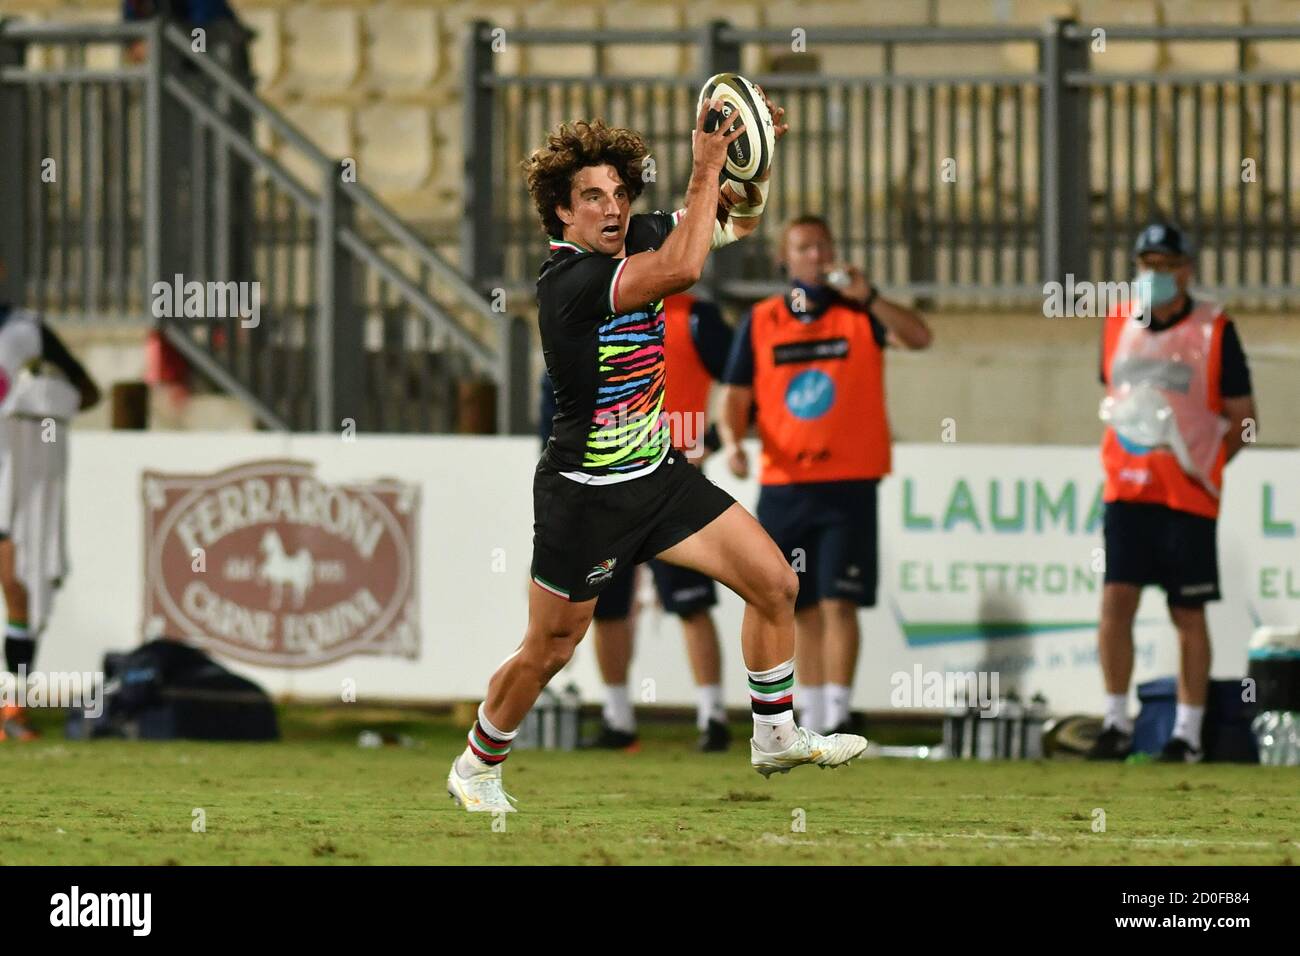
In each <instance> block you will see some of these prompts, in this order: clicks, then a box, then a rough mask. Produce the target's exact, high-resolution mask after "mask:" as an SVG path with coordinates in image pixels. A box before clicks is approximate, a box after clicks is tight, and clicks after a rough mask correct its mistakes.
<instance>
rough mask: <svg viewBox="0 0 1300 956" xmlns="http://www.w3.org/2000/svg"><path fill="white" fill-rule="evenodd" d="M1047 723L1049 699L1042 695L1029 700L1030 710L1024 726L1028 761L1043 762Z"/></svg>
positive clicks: (1025, 751)
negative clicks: (1044, 729)
mask: <svg viewBox="0 0 1300 956" xmlns="http://www.w3.org/2000/svg"><path fill="white" fill-rule="evenodd" d="M1046 723H1047V698H1046V697H1044V696H1043V695H1042V694H1041V693H1039V694H1035V695H1034V696H1033V697H1031V698H1030V700H1029V709H1028V712H1027V713H1026V715H1025V721H1024V724H1023V725H1022V726H1023V733H1024V738H1025V742H1024V751H1023V752H1024V755H1025V759H1026V760H1041V759H1042V756H1043V726H1044V725H1045V724H1046Z"/></svg>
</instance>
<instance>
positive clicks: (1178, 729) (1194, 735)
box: [1174, 704, 1205, 750]
mask: <svg viewBox="0 0 1300 956" xmlns="http://www.w3.org/2000/svg"><path fill="white" fill-rule="evenodd" d="M1204 719H1205V708H1204V707H1193V706H1192V705H1191V704H1179V705H1178V707H1177V708H1176V709H1175V711H1174V736H1175V737H1181V738H1182V739H1183V740H1186V741H1187V742H1188V743H1189V744H1191V745H1192V746H1193V747H1195V748H1196V749H1197V750H1200V749H1201V721H1203V720H1204Z"/></svg>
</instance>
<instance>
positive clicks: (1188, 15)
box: [1164, 0, 1244, 72]
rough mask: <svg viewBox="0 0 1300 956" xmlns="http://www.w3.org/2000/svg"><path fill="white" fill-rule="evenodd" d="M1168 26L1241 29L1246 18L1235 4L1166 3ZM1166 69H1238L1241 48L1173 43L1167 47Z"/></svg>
mask: <svg viewBox="0 0 1300 956" xmlns="http://www.w3.org/2000/svg"><path fill="white" fill-rule="evenodd" d="M1164 12H1165V18H1164V22H1165V25H1166V26H1241V24H1242V22H1243V20H1244V16H1243V10H1242V6H1241V4H1240V3H1238V2H1235V0H1180V2H1179V3H1176V4H1170V3H1166V4H1165V8H1164ZM1165 54H1166V65H1167V67H1168V69H1170V70H1171V71H1175V72H1206V71H1213V70H1235V69H1237V44H1236V42H1235V41H1232V40H1225V41H1223V42H1200V41H1195V42H1194V41H1189V40H1170V41H1168V42H1167V43H1165Z"/></svg>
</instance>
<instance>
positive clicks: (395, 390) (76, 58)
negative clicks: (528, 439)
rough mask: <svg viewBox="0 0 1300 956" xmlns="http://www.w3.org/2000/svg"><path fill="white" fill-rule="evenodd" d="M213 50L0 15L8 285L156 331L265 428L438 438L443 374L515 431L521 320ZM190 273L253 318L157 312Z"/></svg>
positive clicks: (523, 348)
mask: <svg viewBox="0 0 1300 956" xmlns="http://www.w3.org/2000/svg"><path fill="white" fill-rule="evenodd" d="M96 46H99V47H101V48H102V47H105V46H107V47H109V48H114V47H128V46H135V48H136V49H137V50H138V59H139V62H138V63H137V64H133V65H131V64H128V65H121V66H112V67H110V68H88V67H87V66H86V65H85V64H86V62H87V59H88V56H87V54H88V51H89V50H90V49H91V48H93V47H96ZM38 51H39V52H40V53H41V54H42V55H41V56H36V55H34V54H35V53H36V52H38ZM222 54H223V51H222V50H221V48H219V47H214V48H213V50H212V51H210V52H209V51H198V50H195V49H193V48H192V39H191V37H190V36H188V35H187V34H186V33H184V32H182V31H181V30H180V28H179V27H177V26H176V25H164V23H163V22H162V21H160V20H155V21H150V22H148V23H123V24H98V25H84V26H67V25H59V24H24V23H20V22H13V21H5V22H0V129H4V130H6V137H5V138H6V152H7V153H8V154H9V155H10V156H11V157H13V156H16V157H18V158H17V161H16V162H15V163H13V165H12V166H11V168H10V170H9V172H10V173H12V174H13V175H11V176H7V177H6V178H5V180H4V183H3V185H0V210H2V211H3V214H4V219H5V228H3V229H0V261H3V262H4V263H5V264H6V266H7V269H6V276H7V278H0V281H2V282H5V283H7V289H8V292H9V297H10V298H13V299H14V300H16V301H21V302H23V303H24V304H26V305H29V306H31V307H33V308H37V309H40V310H42V311H44V312H46V313H47V314H51V315H54V316H59V317H63V318H65V319H68V320H71V321H94V320H98V319H109V320H118V321H126V322H149V323H153V324H156V325H157V326H158V327H159V328H160V329H161V330H162V331H163V332H164V333H165V334H166V336H167V338H168V340H169V341H171V342H172V343H173V345H175V347H176V348H177V349H178V350H180V351H181V352H182V354H183V355H184V356H185V357H186V358H187V359H188V360H189V361H190V363H191V364H193V365H194V366H195V367H196V368H198V369H199V370H200V371H201V372H202V373H203V374H204V375H206V376H207V377H208V378H210V379H211V380H213V381H214V382H216V383H217V384H218V385H219V386H220V387H221V388H223V389H224V390H226V391H228V392H229V393H231V394H233V395H236V396H238V397H239V398H241V399H242V400H243V401H244V402H246V403H247V404H248V406H249V407H250V408H251V409H252V410H253V412H254V413H255V415H256V416H257V418H258V419H259V421H260V422H261V423H262V424H264V425H265V426H267V427H272V428H280V429H316V430H322V431H326V430H328V431H337V430H339V429H340V428H345V427H347V424H348V421H349V420H350V421H351V423H352V425H353V427H354V428H355V429H356V430H359V431H448V430H453V429H454V428H455V426H456V416H457V403H458V399H457V394H456V390H457V387H458V383H460V382H463V381H465V380H478V381H483V382H487V383H491V384H493V385H495V387H496V407H495V418H496V423H495V424H496V427H497V430H498V431H502V432H510V431H521V430H526V428H527V421H528V412H529V409H528V403H529V400H530V398H531V389H528V388H527V387H526V384H525V383H526V380H527V379H528V377H529V376H528V375H527V373H526V366H527V361H528V351H527V350H528V337H527V330H526V328H525V327H524V326H523V325H522V323H521V322H520V321H519V320H518V319H517V318H513V317H510V316H508V315H507V314H505V313H504V312H502V311H499V310H495V309H493V307H492V305H491V304H490V303H489V302H488V301H487V300H486V299H484V298H483V296H482V295H480V294H479V293H478V292H477V291H476V290H475V289H474V288H473V287H472V286H471V285H470V284H469V283H467V282H466V281H465V280H464V278H463V277H462V276H461V274H460V273H459V272H458V271H457V270H456V269H455V268H454V267H453V266H452V265H450V264H449V263H448V262H447V261H446V260H445V259H443V258H442V257H441V256H440V255H438V254H437V253H436V252H434V251H433V250H432V249H430V248H429V246H428V245H427V244H426V243H425V242H423V241H421V240H420V239H419V238H418V237H417V236H416V235H415V234H414V233H413V232H412V231H411V230H410V229H409V228H407V227H406V226H405V225H404V224H403V223H402V222H401V220H400V219H399V218H398V217H397V216H396V215H394V214H393V213H392V212H391V211H390V210H389V209H388V208H387V207H386V206H384V205H383V203H382V202H380V201H379V200H378V199H377V198H376V197H375V196H374V194H373V193H371V192H370V191H369V190H367V189H366V188H365V187H364V186H363V185H361V184H360V183H359V182H358V181H357V177H356V175H355V172H356V170H355V164H354V163H351V162H350V161H345V162H340V161H339V160H338V159H334V158H330V157H328V156H326V155H325V154H324V153H323V152H322V151H321V150H320V149H319V148H317V147H316V146H315V145H314V144H313V143H312V142H311V141H310V140H309V139H308V138H307V137H306V136H304V135H303V134H302V133H301V132H300V131H298V130H297V129H296V128H295V127H294V126H293V125H292V124H291V123H290V122H289V121H288V120H286V119H285V118H284V117H283V116H282V115H281V114H280V113H279V112H277V111H276V110H275V109H273V108H272V107H270V106H268V105H267V104H266V103H264V102H262V101H261V100H259V99H258V98H257V96H256V95H255V94H254V93H253V92H252V90H251V77H247V76H245V77H243V78H242V79H241V76H240V75H239V74H238V73H237V72H236V71H234V70H232V68H231V61H230V58H229V57H228V56H226V57H223V55H222ZM9 131H13V133H12V137H11V135H10V133H9ZM271 140H278V141H279V143H280V144H281V145H282V149H281V150H280V151H279V153H278V156H279V157H280V158H279V159H277V158H273V157H272V156H271V155H270V154H269V152H268V151H267V150H266V149H264V148H263V146H262V144H263V143H265V142H268V141H271ZM176 277H180V279H179V280H177V279H176ZM195 282H197V283H200V284H201V285H200V286H198V287H196V288H200V289H206V288H209V287H215V288H216V289H217V290H218V299H219V301H222V302H223V303H224V304H225V305H226V306H229V305H230V302H231V300H229V299H221V298H220V290H222V289H231V290H234V289H239V290H248V291H251V292H252V293H253V294H255V295H256V296H257V299H256V300H255V301H256V302H257V303H258V313H259V314H258V316H257V320H256V321H255V322H254V321H253V320H252V319H251V318H248V317H245V316H243V315H240V314H235V312H234V311H233V310H232V309H230V308H228V307H226V308H222V309H219V310H216V314H214V313H213V310H211V309H208V308H204V307H203V306H200V307H198V308H197V309H193V310H186V309H184V308H181V304H180V303H181V301H182V299H180V298H178V300H177V301H176V302H170V303H169V304H171V305H172V306H173V308H171V309H167V308H164V307H162V305H163V304H164V303H168V302H169V300H168V299H167V297H166V296H163V295H160V293H162V292H164V291H166V289H167V288H168V287H171V288H180V289H182V290H184V289H188V288H190V285H189V284H190V283H195ZM159 283H161V286H160V285H159ZM248 298H249V296H246V297H245V300H244V301H247V300H248ZM207 301H209V302H210V301H211V300H207ZM187 311H189V312H191V313H193V312H198V313H199V314H186V312H187ZM162 313H170V314H162Z"/></svg>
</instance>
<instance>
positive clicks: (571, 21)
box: [507, 0, 604, 76]
mask: <svg viewBox="0 0 1300 956" xmlns="http://www.w3.org/2000/svg"><path fill="white" fill-rule="evenodd" d="M601 9H602V8H601V5H600V4H595V3H591V2H582V0H538V2H537V3H531V4H529V5H528V6H526V7H525V8H524V9H523V25H524V26H525V27H527V28H529V29H534V30H542V29H552V30H572V29H596V28H597V27H601V26H603V25H604V24H603V22H602V16H601ZM507 42H508V40H507ZM523 56H524V68H525V69H526V70H527V71H528V72H529V73H532V74H547V75H559V76H589V75H590V74H591V73H593V72H594V71H595V69H596V48H595V46H594V45H593V44H589V43H575V44H571V45H567V44H547V45H546V46H532V45H530V46H529V47H528V49H526V50H524V53H523Z"/></svg>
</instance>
